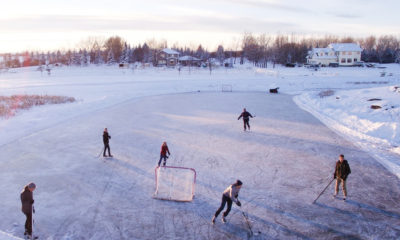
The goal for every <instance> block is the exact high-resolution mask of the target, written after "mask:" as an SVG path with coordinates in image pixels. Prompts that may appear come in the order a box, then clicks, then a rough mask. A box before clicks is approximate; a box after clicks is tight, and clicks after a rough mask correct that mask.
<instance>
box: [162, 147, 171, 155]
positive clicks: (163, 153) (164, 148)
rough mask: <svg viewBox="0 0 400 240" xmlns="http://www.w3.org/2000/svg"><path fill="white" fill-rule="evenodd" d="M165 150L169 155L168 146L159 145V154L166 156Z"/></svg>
mask: <svg viewBox="0 0 400 240" xmlns="http://www.w3.org/2000/svg"><path fill="white" fill-rule="evenodd" d="M167 152H168V155H171V153H169V149H168V146H161V152H160V154H161V155H162V156H166V155H167Z"/></svg>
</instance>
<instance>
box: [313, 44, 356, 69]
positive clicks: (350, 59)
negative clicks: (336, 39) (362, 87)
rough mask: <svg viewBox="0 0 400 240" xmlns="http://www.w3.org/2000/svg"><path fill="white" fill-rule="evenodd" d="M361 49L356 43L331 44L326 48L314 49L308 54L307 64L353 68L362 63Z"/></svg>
mask: <svg viewBox="0 0 400 240" xmlns="http://www.w3.org/2000/svg"><path fill="white" fill-rule="evenodd" d="M361 51H362V49H361V47H360V46H359V45H358V44H356V43H331V44H329V45H328V47H326V48H314V49H312V50H311V51H309V52H308V56H307V63H309V64H319V65H325V66H329V64H330V63H334V64H339V66H352V65H354V64H355V63H356V62H359V61H361Z"/></svg>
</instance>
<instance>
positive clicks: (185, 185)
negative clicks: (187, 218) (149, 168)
mask: <svg viewBox="0 0 400 240" xmlns="http://www.w3.org/2000/svg"><path fill="white" fill-rule="evenodd" d="M155 176H156V191H155V193H154V196H153V197H154V198H157V199H162V200H172V201H181V202H190V201H192V200H193V197H194V188H195V185H196V171H195V170H194V169H193V168H185V167H171V166H166V167H156V169H155Z"/></svg>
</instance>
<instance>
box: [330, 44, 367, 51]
mask: <svg viewBox="0 0 400 240" xmlns="http://www.w3.org/2000/svg"><path fill="white" fill-rule="evenodd" d="M328 48H332V49H333V50H335V51H339V52H340V51H348V52H361V51H362V49H361V47H360V46H359V45H358V44H356V43H331V44H329V45H328Z"/></svg>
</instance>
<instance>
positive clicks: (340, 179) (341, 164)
mask: <svg viewBox="0 0 400 240" xmlns="http://www.w3.org/2000/svg"><path fill="white" fill-rule="evenodd" d="M350 173H351V170H350V166H349V163H348V162H347V160H345V159H344V155H343V154H341V155H340V156H339V160H338V161H337V162H336V167H335V172H334V173H333V178H334V179H336V184H335V194H334V195H333V197H336V195H337V194H338V192H339V184H340V183H342V191H343V200H344V201H345V200H346V197H347V189H346V179H347V176H349V174H350Z"/></svg>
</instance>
